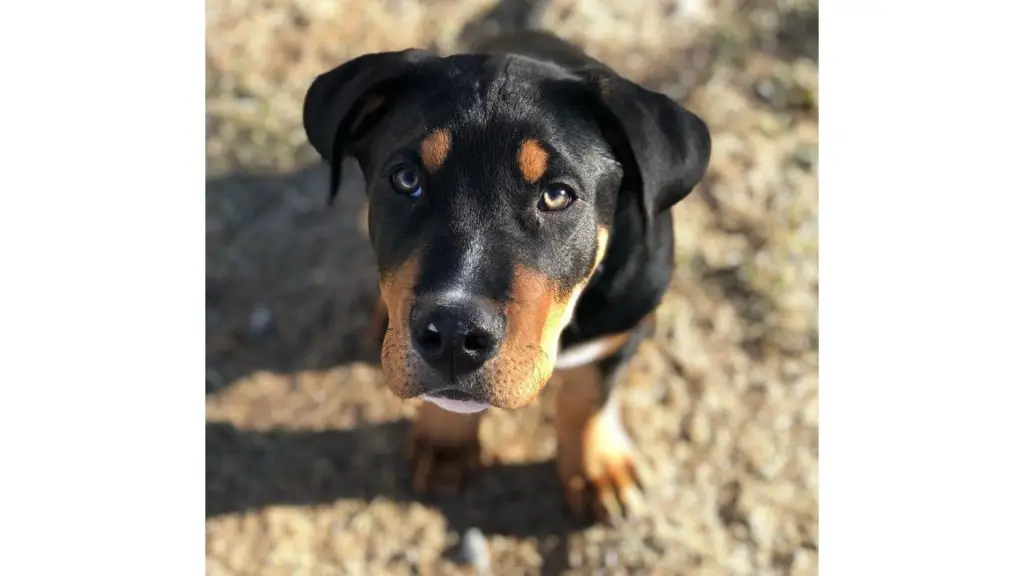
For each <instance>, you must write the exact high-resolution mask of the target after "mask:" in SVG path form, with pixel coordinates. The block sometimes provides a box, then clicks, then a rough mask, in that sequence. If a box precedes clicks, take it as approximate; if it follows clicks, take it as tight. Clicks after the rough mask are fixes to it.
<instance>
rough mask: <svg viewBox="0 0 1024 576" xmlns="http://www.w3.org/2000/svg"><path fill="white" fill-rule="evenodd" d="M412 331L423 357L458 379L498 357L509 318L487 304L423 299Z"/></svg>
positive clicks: (465, 300)
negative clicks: (506, 318)
mask: <svg viewBox="0 0 1024 576" xmlns="http://www.w3.org/2000/svg"><path fill="white" fill-rule="evenodd" d="M410 329H411V330H412V342H413V346H415V348H416V351H417V352H419V354H420V356H422V357H423V359H424V360H426V361H427V363H428V364H430V365H431V366H433V367H434V368H436V369H437V370H440V371H441V372H443V373H445V374H450V375H451V376H452V377H453V378H454V377H457V376H461V375H463V374H468V373H470V372H473V371H475V370H477V369H479V368H480V367H481V366H483V365H484V362H487V361H488V360H489V359H490V358H491V357H492V356H494V353H495V352H497V351H498V347H499V346H500V345H501V341H502V338H503V337H504V335H505V316H504V314H502V313H501V311H500V310H499V309H497V307H496V306H494V305H492V304H490V303H489V302H485V301H479V300H475V299H470V298H438V297H431V298H422V299H420V300H419V301H418V302H417V303H416V305H415V306H414V307H413V310H412V315H411V318H410Z"/></svg>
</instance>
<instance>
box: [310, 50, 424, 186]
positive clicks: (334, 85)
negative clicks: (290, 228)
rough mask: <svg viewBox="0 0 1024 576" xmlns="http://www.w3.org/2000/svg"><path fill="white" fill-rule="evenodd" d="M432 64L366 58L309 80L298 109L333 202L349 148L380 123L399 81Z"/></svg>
mask: <svg viewBox="0 0 1024 576" xmlns="http://www.w3.org/2000/svg"><path fill="white" fill-rule="evenodd" d="M434 58H437V56H436V55H434V54H433V53H431V52H428V51H425V50H403V51H399V52H380V53H376V54H366V55H363V56H360V57H358V58H355V59H353V60H350V61H348V62H346V63H344V64H342V65H340V66H338V67H337V68H334V69H333V70H329V71H327V72H324V73H323V74H321V75H319V76H317V77H316V79H314V80H313V83H312V84H311V85H310V87H309V90H307V91H306V98H305V102H304V103H303V107H302V125H303V128H305V130H306V138H307V139H308V140H309V143H310V144H311V145H312V146H313V148H315V149H316V151H317V152H318V153H319V154H320V157H321V158H323V159H324V160H325V161H326V162H327V163H328V164H329V165H330V167H331V189H330V200H331V201H333V200H334V196H335V195H336V194H337V193H338V185H339V184H340V183H341V163H342V160H343V159H344V157H345V156H346V155H347V154H348V152H349V147H350V146H351V144H352V143H353V142H355V141H356V140H357V139H358V138H359V136H360V135H361V134H363V133H365V131H366V130H367V129H368V128H369V127H370V126H372V125H373V124H374V123H375V122H376V120H377V119H379V118H380V115H381V114H383V112H384V111H385V109H386V108H387V106H388V103H389V101H390V100H391V99H392V98H393V97H394V95H395V92H396V91H397V90H398V89H399V87H400V85H401V81H402V80H403V79H404V78H406V77H407V76H408V75H409V74H410V73H411V72H412V71H414V70H415V69H416V67H417V66H418V65H420V64H422V63H423V62H425V61H427V60H430V59H434Z"/></svg>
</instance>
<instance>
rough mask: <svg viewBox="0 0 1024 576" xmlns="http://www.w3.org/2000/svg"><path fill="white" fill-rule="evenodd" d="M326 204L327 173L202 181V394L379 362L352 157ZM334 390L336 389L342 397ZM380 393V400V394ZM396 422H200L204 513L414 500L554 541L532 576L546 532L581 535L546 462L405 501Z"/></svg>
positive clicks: (455, 519) (401, 434)
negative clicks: (292, 425) (307, 428)
mask: <svg viewBox="0 0 1024 576" xmlns="http://www.w3.org/2000/svg"><path fill="white" fill-rule="evenodd" d="M346 168H347V174H346V178H345V180H344V182H343V188H342V190H340V191H339V194H338V196H337V198H336V200H335V203H334V205H333V206H330V207H328V206H327V174H326V169H325V168H324V167H323V166H319V165H317V166H311V167H308V168H305V169H301V170H298V171H295V172H290V173H284V174H252V173H241V174H239V173H235V174H229V175H226V176H218V177H212V178H210V179H208V181H207V191H206V192H207V238H206V246H207V248H206V250H207V295H206V306H207V333H206V336H207V381H206V394H207V396H208V397H211V398H212V397H215V396H217V395H220V394H222V393H224V392H225V391H226V390H227V389H229V388H231V387H232V386H236V385H237V386H245V385H246V384H244V383H241V384H236V383H237V382H238V381H239V380H243V379H245V377H246V376H249V375H251V374H253V373H256V372H270V373H274V374H279V375H292V374H299V373H302V372H304V371H310V370H330V369H334V368H337V367H340V366H345V365H348V364H352V363H354V362H362V363H368V364H370V365H377V366H379V350H376V349H374V348H373V347H372V345H371V338H370V333H371V330H370V326H371V315H372V309H373V305H374V303H375V299H376V272H375V268H374V262H373V256H372V253H371V250H370V245H369V241H368V239H367V238H366V235H365V227H364V225H363V223H364V222H365V213H364V212H363V208H364V202H365V193H364V192H363V190H362V187H363V185H364V184H363V181H362V176H361V174H359V172H358V166H356V165H355V164H354V163H351V162H350V163H348V164H347V165H346ZM335 393H337V394H344V393H345V391H344V389H341V388H340V389H338V390H337V391H336V392H335ZM380 393H381V394H382V395H383V394H388V392H387V390H386V388H384V387H383V385H382V386H381V390H380ZM408 427H409V423H408V422H407V421H401V420H398V421H392V422H388V423H384V424H370V425H364V426H360V427H356V428H352V429H337V430H330V429H328V430H323V431H311V432H296V431H290V430H274V431H257V430H250V429H242V428H237V427H235V426H234V425H232V424H230V423H228V422H207V424H206V516H207V518H213V517H217V516H221V515H225V514H231V513H235V512H243V511H251V510H258V509H261V508H264V507H267V506H272V505H316V504H327V503H331V502H334V501H336V500H339V499H359V500H363V501H366V502H369V501H371V500H373V499H375V498H379V497H383V498H387V499H390V500H393V501H396V502H411V501H414V500H416V501H421V502H423V503H425V504H427V505H430V506H432V507H434V508H435V509H437V510H438V511H439V512H441V513H442V514H443V515H444V517H445V518H446V521H447V523H448V526H449V528H450V529H453V530H456V531H459V532H460V533H461V532H462V531H464V530H466V529H468V528H469V527H476V528H478V529H479V530H481V531H482V532H484V533H485V534H502V535H514V536H520V537H545V536H556V538H554V540H556V541H557V542H558V544H557V545H556V547H555V549H554V550H551V551H548V552H547V553H545V554H544V556H545V557H546V558H545V572H549V571H551V570H555V571H556V572H557V566H559V565H564V562H565V558H564V553H558V550H559V549H562V547H563V546H564V543H565V541H566V539H565V538H560V537H557V536H559V535H566V534H568V533H570V532H572V531H575V530H576V529H578V528H580V527H582V526H581V525H580V524H579V523H577V522H575V521H574V520H572V519H571V518H570V517H569V515H568V514H567V512H566V510H565V505H564V499H563V496H562V490H561V486H560V484H559V481H558V477H557V473H556V471H555V468H554V465H553V463H552V462H550V461H549V462H541V463H533V464H519V465H502V464H497V465H493V466H490V467H487V468H485V469H484V470H482V471H480V472H478V473H476V474H474V475H473V476H471V477H470V478H469V479H468V480H467V484H466V486H465V487H464V489H463V490H462V491H461V492H460V493H459V494H458V495H457V496H454V497H425V498H418V497H416V496H415V495H414V494H413V493H412V492H411V489H410V484H411V482H410V478H409V470H408V467H407V465H406V463H405V462H404V459H403V458H402V454H401V451H402V447H403V446H404V442H405V439H406V432H407V430H408Z"/></svg>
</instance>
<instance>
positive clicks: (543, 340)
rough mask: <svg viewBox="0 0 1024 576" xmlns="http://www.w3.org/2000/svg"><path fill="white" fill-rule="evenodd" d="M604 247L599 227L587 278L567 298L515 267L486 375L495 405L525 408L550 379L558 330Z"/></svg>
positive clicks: (548, 281)
mask: <svg viewBox="0 0 1024 576" xmlns="http://www.w3.org/2000/svg"><path fill="white" fill-rule="evenodd" d="M607 247H608V230H607V228H604V227H602V228H599V229H598V234H597V254H596V257H595V259H594V264H593V266H592V267H591V270H590V274H588V275H587V278H585V279H584V280H583V281H582V282H580V283H579V284H577V285H576V286H574V287H573V289H572V290H570V291H569V292H568V293H565V292H560V291H559V290H558V288H557V287H556V286H555V285H554V283H553V282H552V281H551V279H550V278H548V277H547V276H545V275H544V274H542V273H540V272H538V271H536V270H533V269H531V268H528V267H526V266H516V269H515V276H514V279H513V281H512V302H511V303H510V304H509V305H508V306H507V307H506V309H505V315H506V318H507V319H508V329H507V335H506V338H505V343H504V344H503V346H502V350H501V352H500V354H499V357H498V359H497V362H495V363H494V367H493V368H492V369H491V370H492V372H491V374H490V377H491V381H492V382H493V383H494V386H493V388H492V390H493V394H494V398H493V399H494V402H495V404H497V405H498V406H500V407H503V408H508V409H514V408H518V407H521V406H523V405H525V404H528V403H529V402H530V401H531V400H533V398H535V397H536V396H537V394H538V393H540V391H541V389H542V388H543V387H544V385H545V384H546V383H547V381H548V379H550V378H551V374H552V373H553V372H554V370H555V359H556V358H557V356H558V340H559V338H560V337H561V335H562V330H564V329H565V327H566V326H567V325H568V324H569V321H570V320H571V319H572V313H573V311H574V310H575V309H576V302H577V301H578V300H579V298H580V295H581V294H583V289H584V288H585V287H586V285H587V282H588V281H589V280H590V277H591V276H592V275H593V273H594V271H595V270H597V266H598V264H599V263H600V262H601V260H603V259H604V255H605V252H606V250H607Z"/></svg>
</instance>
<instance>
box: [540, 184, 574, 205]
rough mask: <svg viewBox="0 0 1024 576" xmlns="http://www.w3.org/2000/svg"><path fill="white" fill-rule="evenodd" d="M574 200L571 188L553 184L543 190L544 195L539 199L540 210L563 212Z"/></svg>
mask: <svg viewBox="0 0 1024 576" xmlns="http://www.w3.org/2000/svg"><path fill="white" fill-rule="evenodd" d="M575 199H576V197H575V195H574V194H573V191H572V189H571V188H569V187H568V186H565V185H563V184H554V185H552V186H549V187H548V188H547V190H544V195H543V196H542V197H541V199H540V209H541V210H543V211H545V212H557V211H559V210H565V209H566V208H568V207H569V205H570V204H572V202H573V200H575Z"/></svg>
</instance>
